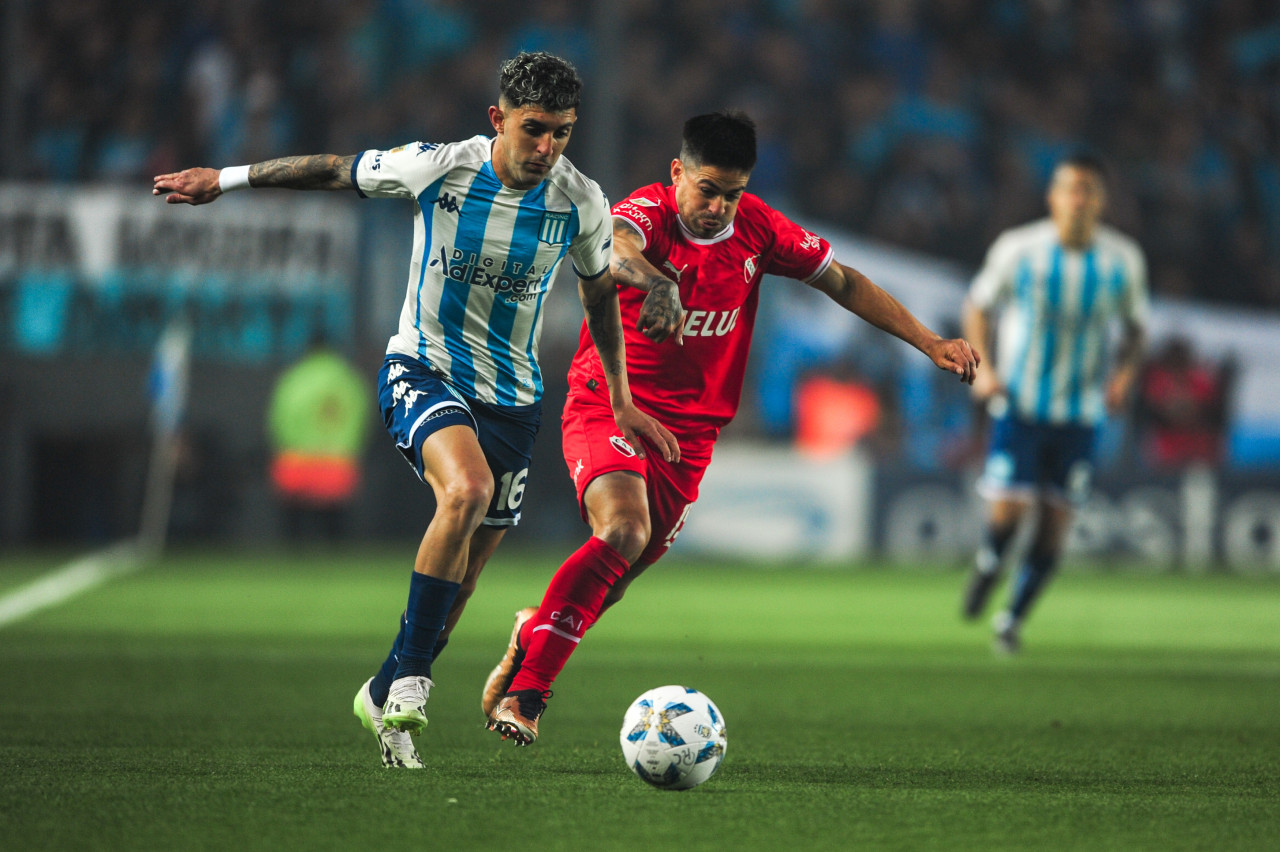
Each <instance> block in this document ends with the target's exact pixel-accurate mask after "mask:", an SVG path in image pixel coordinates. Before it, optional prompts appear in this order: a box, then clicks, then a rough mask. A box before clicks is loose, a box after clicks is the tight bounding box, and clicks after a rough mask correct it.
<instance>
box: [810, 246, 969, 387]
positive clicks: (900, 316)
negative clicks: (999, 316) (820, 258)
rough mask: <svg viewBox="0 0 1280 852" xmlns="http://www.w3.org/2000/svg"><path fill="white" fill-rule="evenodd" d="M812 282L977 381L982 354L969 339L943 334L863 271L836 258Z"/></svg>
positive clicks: (945, 365)
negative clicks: (943, 336) (920, 318)
mask: <svg viewBox="0 0 1280 852" xmlns="http://www.w3.org/2000/svg"><path fill="white" fill-rule="evenodd" d="M811 284H812V286H813V287H814V288H815V289H818V290H821V291H822V292H824V293H826V294H827V295H828V296H830V297H831V298H832V299H833V300H834V301H835V302H836V304H838V305H840V306H841V307H842V308H844V309H845V310H847V311H850V312H851V313H854V314H856V315H857V316H859V317H861V318H862V319H864V320H866V321H867V322H869V323H871V324H872V325H874V326H875V327H876V328H879V329H882V330H884V331H887V332H889V333H890V334H892V335H894V336H895V337H899V338H901V339H903V340H905V341H906V342H907V343H910V344H911V345H912V346H914V347H915V348H917V349H919V350H920V351H921V352H923V353H924V354H925V355H928V356H929V358H930V360H932V361H933V363H934V364H936V365H937V366H938V367H939V369H943V370H946V371H947V372H950V373H955V374H956V375H958V376H959V377H960V381H962V382H964V383H965V384H970V385H971V384H973V380H974V377H975V376H976V375H977V373H978V364H980V363H981V362H982V358H981V357H980V356H979V355H978V353H977V351H976V350H974V348H973V347H972V346H970V345H969V342H968V341H967V340H964V339H963V338H956V339H954V340H945V339H943V338H942V337H939V336H938V335H937V334H935V333H934V332H932V331H930V330H929V328H927V327H926V326H925V324H924V323H922V322H920V320H918V319H916V317H915V315H914V314H912V313H911V312H910V311H908V310H907V309H906V308H905V307H904V306H903V305H902V303H901V302H899V301H898V300H897V299H895V298H893V296H890V295H889V294H888V293H886V292H885V291H884V290H882V289H881V288H880V287H877V286H876V285H875V284H874V283H872V281H871V279H869V278H867V276H865V275H863V274H862V273H861V272H859V271H857V270H856V269H852V268H850V267H848V266H845V265H843V264H840V263H837V262H835V261H832V262H831V265H830V266H828V267H827V269H826V271H825V272H823V273H822V274H821V275H819V276H818V278H817V279H816V280H814V281H813V282H811Z"/></svg>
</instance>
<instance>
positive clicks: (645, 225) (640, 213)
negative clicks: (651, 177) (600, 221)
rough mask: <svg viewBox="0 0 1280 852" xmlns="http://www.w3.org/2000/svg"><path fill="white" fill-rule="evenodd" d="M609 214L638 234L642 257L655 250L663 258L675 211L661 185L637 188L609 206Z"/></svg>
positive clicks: (668, 241) (668, 245) (669, 239)
mask: <svg viewBox="0 0 1280 852" xmlns="http://www.w3.org/2000/svg"><path fill="white" fill-rule="evenodd" d="M613 215H614V217H615V218H618V219H622V220H623V221H625V222H627V223H628V224H629V225H631V226H632V227H633V228H635V229H636V230H637V231H639V232H640V236H641V237H643V238H644V249H643V250H644V253H645V254H646V255H650V256H654V255H653V251H655V250H656V251H657V252H659V253H660V254H662V255H665V254H666V253H667V251H668V250H669V249H670V241H671V237H670V234H671V228H670V224H671V217H672V216H674V215H675V208H674V207H673V206H672V204H671V203H670V200H669V199H668V197H667V190H666V187H664V186H663V185H662V184H660V183H654V184H650V185H649V186H643V187H641V188H640V189H637V190H636V191H635V192H633V193H631V194H630V195H628V196H627V197H626V198H624V199H622V200H621V201H619V202H618V203H617V204H615V205H613Z"/></svg>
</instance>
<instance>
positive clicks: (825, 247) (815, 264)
mask: <svg viewBox="0 0 1280 852" xmlns="http://www.w3.org/2000/svg"><path fill="white" fill-rule="evenodd" d="M768 211H769V213H768V215H769V217H770V223H769V225H770V228H771V229H772V230H773V232H774V234H776V235H777V242H776V243H775V244H774V249H773V252H772V253H771V254H770V256H769V264H768V266H766V267H765V272H768V273H769V274H771V275H782V276H785V277H787V278H798V279H799V280H801V281H803V282H805V283H806V284H807V283H809V282H810V281H813V279H815V278H817V277H818V276H819V275H821V274H822V273H824V272H826V271H827V267H828V266H830V265H831V256H832V249H831V244H830V243H828V242H827V241H826V240H824V239H823V238H822V237H820V236H818V235H817V234H811V233H809V232H808V231H806V230H805V229H804V228H801V227H800V226H799V225H797V224H796V223H795V222H792V221H791V220H790V219H788V218H787V217H786V216H783V215H782V214H781V213H779V212H778V211H777V210H774V209H773V208H768Z"/></svg>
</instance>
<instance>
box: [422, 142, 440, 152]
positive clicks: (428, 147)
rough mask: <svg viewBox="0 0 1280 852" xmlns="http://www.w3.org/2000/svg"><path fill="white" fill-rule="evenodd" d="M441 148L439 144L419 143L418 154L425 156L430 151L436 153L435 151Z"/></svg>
mask: <svg viewBox="0 0 1280 852" xmlns="http://www.w3.org/2000/svg"><path fill="white" fill-rule="evenodd" d="M439 147H440V143H439V142H419V143H418V153H419V154H425V153H427V152H428V151H434V150H435V149H437V148H439Z"/></svg>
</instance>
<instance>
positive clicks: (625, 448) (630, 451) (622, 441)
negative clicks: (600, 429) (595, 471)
mask: <svg viewBox="0 0 1280 852" xmlns="http://www.w3.org/2000/svg"><path fill="white" fill-rule="evenodd" d="M609 443H610V444H613V448H614V449H615V450H617V451H618V452H620V453H622V454H623V455H624V456H626V457H627V458H634V457H635V454H636V451H635V448H634V447H632V446H631V445H630V444H628V443H627V439H626V438H624V437H622V436H621V435H614V436H613V437H612V438H610V439H609Z"/></svg>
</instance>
